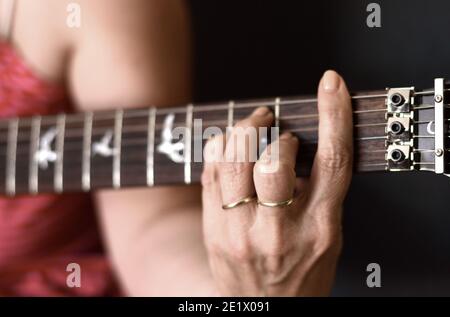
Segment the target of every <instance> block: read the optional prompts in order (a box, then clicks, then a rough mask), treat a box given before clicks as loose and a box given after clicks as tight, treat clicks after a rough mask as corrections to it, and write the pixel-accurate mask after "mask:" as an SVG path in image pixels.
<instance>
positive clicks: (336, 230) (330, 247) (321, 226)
mask: <svg viewBox="0 0 450 317" xmlns="http://www.w3.org/2000/svg"><path fill="white" fill-rule="evenodd" d="M310 245H311V248H312V250H313V254H315V255H316V256H318V257H321V256H326V255H329V254H330V255H331V254H338V253H340V251H341V248H342V231H341V229H340V227H338V226H336V225H333V224H331V223H329V222H328V221H321V222H319V223H318V224H316V225H315V233H314V234H313V237H311V239H310Z"/></svg>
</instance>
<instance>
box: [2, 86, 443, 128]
mask: <svg viewBox="0 0 450 317" xmlns="http://www.w3.org/2000/svg"><path fill="white" fill-rule="evenodd" d="M445 91H450V89H446V90H445ZM432 94H434V91H423V92H416V93H415V96H427V95H432ZM387 96H388V95H387V94H373V95H354V96H351V99H352V100H361V99H376V98H386V97H387ZM276 99H277V98H271V99H269V100H270V101H269V100H268V101H248V102H245V101H242V102H236V103H234V104H233V107H234V109H251V108H256V107H264V106H268V107H275V106H277V105H279V106H288V105H294V106H295V105H302V104H314V103H317V101H318V99H317V98H310V99H292V100H284V101H283V100H281V101H280V102H276V101H275V100H276ZM229 106H230V103H220V104H216V105H198V106H196V108H197V109H200V111H195V113H201V112H211V111H221V110H228V109H229ZM186 108H187V107H186V106H185V107H168V108H157V110H158V113H157V115H168V114H177V113H185V112H186ZM149 109H151V107H147V108H139V109H133V108H130V109H126V110H130V111H132V112H130V115H131V114H132V115H134V116H142V115H147V114H148V111H149ZM79 115H80V113H74V114H72V116H68V117H67V121H66V122H68V123H70V122H84V117H83V116H81V117H80V116H79ZM114 116H115V111H114V110H110V111H98V112H96V113H95V118H96V120H108V119H112V118H114ZM53 117H56V116H44V117H43V118H42V120H43V122H45V121H46V120H50V118H53ZM21 121H23V122H29V121H32V117H26V118H22V119H21ZM7 122H8V119H6V120H5V119H2V120H0V126H1V125H3V124H7Z"/></svg>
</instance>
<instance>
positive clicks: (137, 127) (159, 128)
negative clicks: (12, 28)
mask: <svg viewBox="0 0 450 317" xmlns="http://www.w3.org/2000/svg"><path fill="white" fill-rule="evenodd" d="M416 109H417V108H415V110H416ZM422 109H423V107H422ZM375 111H376V112H386V109H371V110H365V111H364V110H363V111H354V112H353V113H354V114H360V113H368V112H375ZM318 118H319V116H318V114H308V115H297V116H295V115H293V116H281V117H280V120H281V121H282V122H287V121H291V120H304V119H318ZM143 119H146V118H143ZM146 120H147V119H146ZM448 120H450V119H448ZM184 123H185V122H184ZM413 123H418V122H414V121H413ZM420 123H423V124H425V123H429V122H426V121H423V122H420ZM202 124H203V125H205V126H213V125H217V126H218V125H226V124H228V122H227V121H225V120H215V121H213V120H209V121H208V120H207V121H203V122H202ZM385 124H386V122H381V123H373V124H359V125H358V124H357V125H355V127H356V128H363V127H371V126H378V125H379V126H381V125H385ZM21 128H22V129H27V128H28V127H24V126H22V125H21ZM49 128H50V127H49ZM163 128H164V124H157V125H156V126H155V132H160V131H162V130H163ZM180 128H182V127H180ZM140 129H143V131H140ZM309 129H311V128H309ZM309 129H305V130H302V129H296V130H295V132H306V131H308V130H309ZM66 130H67V132H68V131H70V133H72V135H73V136H82V134H83V127H79V128H78V127H69V126H67V127H66ZM145 131H148V124H146V125H133V126H131V127H130V126H128V127H127V126H124V128H123V133H127V132H130V133H131V132H145ZM291 131H292V130H291ZM20 132H21V131H19V134H25V133H24V132H23V131H22V133H20ZM105 132H106V130H104V129H101V128H94V129H93V131H92V135H93V136H97V135H101V134H104V133H105ZM76 133H79V135H76ZM7 134H8V131H2V132H1V133H0V142H2V141H5V140H6V139H7ZM67 135H69V134H68V133H67ZM69 136H70V135H69ZM27 139H28V137H27V136H26V135H25V136H23V135H22V136H21V135H19V139H18V140H19V141H23V140H27Z"/></svg>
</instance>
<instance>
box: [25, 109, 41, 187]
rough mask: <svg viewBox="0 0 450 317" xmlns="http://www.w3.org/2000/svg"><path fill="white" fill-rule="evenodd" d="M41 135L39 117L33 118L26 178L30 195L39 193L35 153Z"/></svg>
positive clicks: (37, 165) (37, 163)
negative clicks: (28, 168) (28, 169)
mask: <svg viewBox="0 0 450 317" xmlns="http://www.w3.org/2000/svg"><path fill="white" fill-rule="evenodd" d="M40 135H41V117H40V116H37V117H33V119H32V124H31V139H30V161H29V166H30V171H29V176H28V183H29V191H30V193H31V194H37V193H38V191H39V161H38V158H37V156H36V155H37V153H38V150H39V139H40Z"/></svg>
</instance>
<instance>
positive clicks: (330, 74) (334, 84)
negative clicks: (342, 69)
mask: <svg viewBox="0 0 450 317" xmlns="http://www.w3.org/2000/svg"><path fill="white" fill-rule="evenodd" d="M340 81H341V79H340V77H339V75H338V74H337V73H336V72H334V71H332V70H329V71H326V72H325V74H324V75H323V78H322V85H323V89H324V90H325V91H326V92H329V93H333V92H336V91H337V90H338V89H339V85H340Z"/></svg>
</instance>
